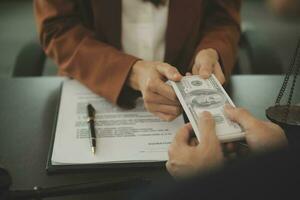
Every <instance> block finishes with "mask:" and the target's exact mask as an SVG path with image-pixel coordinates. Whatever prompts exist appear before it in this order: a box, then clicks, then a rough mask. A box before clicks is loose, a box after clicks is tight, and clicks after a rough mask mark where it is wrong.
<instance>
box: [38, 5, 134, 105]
mask: <svg viewBox="0 0 300 200" xmlns="http://www.w3.org/2000/svg"><path fill="white" fill-rule="evenodd" d="M74 4H75V3H74V2H73V1H66V0H51V1H50V0H35V1H34V6H35V15H36V19H37V25H38V32H39V35H40V40H41V44H42V46H43V48H44V50H45V52H46V54H47V55H48V56H49V57H51V58H52V59H53V60H54V61H55V62H56V63H57V65H58V66H59V74H61V75H66V76H69V77H72V78H75V79H77V80H78V81H80V82H82V83H83V84H85V85H86V86H87V87H89V88H90V89H91V90H92V91H93V92H95V93H97V94H99V95H101V96H103V97H105V98H107V99H108V100H109V101H111V102H113V103H117V102H118V100H119V95H120V94H121V90H122V89H123V86H124V84H125V81H126V78H127V76H128V73H129V71H130V69H131V66H132V65H133V64H134V63H135V62H136V60H137V58H135V57H133V56H130V55H127V54H125V53H123V52H121V51H120V50H118V49H116V48H114V47H112V46H110V45H108V44H106V43H104V42H101V41H99V40H97V39H95V37H94V33H93V31H92V30H89V29H87V28H86V27H84V26H83V25H82V23H81V21H80V19H79V16H77V14H76V13H77V12H76V10H75V5H74Z"/></svg>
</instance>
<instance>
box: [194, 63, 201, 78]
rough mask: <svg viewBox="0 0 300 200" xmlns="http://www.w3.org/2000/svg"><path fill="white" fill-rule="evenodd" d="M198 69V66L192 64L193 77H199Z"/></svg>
mask: <svg viewBox="0 0 300 200" xmlns="http://www.w3.org/2000/svg"><path fill="white" fill-rule="evenodd" d="M199 68H200V65H199V64H194V66H193V68H192V74H193V75H199Z"/></svg>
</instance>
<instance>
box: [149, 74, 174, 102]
mask: <svg viewBox="0 0 300 200" xmlns="http://www.w3.org/2000/svg"><path fill="white" fill-rule="evenodd" d="M149 81H150V80H149ZM147 85H148V87H147V88H148V89H149V90H150V91H152V92H155V93H157V94H158V95H161V96H164V97H165V98H167V99H169V100H171V101H174V102H178V99H177V96H176V93H175V92H174V90H173V88H172V87H171V86H170V85H168V84H166V83H165V82H163V81H162V80H160V79H157V80H155V81H152V82H148V83H147Z"/></svg>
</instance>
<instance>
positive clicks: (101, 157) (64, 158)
mask: <svg viewBox="0 0 300 200" xmlns="http://www.w3.org/2000/svg"><path fill="white" fill-rule="evenodd" d="M89 103H90V104H92V105H93V106H94V108H95V109H96V119H95V124H96V125H95V126H96V134H97V135H96V136H97V147H96V154H93V153H92V152H91V145H90V132H89V126H88V122H87V111H86V106H87V104H89ZM183 124H184V121H183V117H182V116H179V117H178V118H177V119H175V120H174V121H172V122H165V121H162V120H160V119H159V118H158V117H156V116H154V115H153V114H151V113H149V112H147V111H146V110H145V108H144V105H143V100H142V99H139V100H138V101H137V106H136V108H134V109H132V110H125V109H121V108H119V107H117V106H115V105H112V104H111V103H109V102H108V101H106V100H105V99H104V98H102V97H99V96H98V95H96V94H94V93H92V92H91V91H90V90H89V89H87V88H86V87H85V86H83V85H82V84H80V83H79V82H78V81H76V80H66V81H65V82H64V84H63V88H62V95H61V102H60V107H59V113H58V119H57V126H56V133H55V138H54V145H53V152H52V158H51V161H52V164H53V165H66V164H68V165H69V164H96V163H129V162H157V161H166V160H167V159H168V155H167V149H168V146H169V144H170V143H171V141H172V139H173V137H174V135H175V134H176V132H177V131H178V129H179V128H180V127H181V126H182V125H183Z"/></svg>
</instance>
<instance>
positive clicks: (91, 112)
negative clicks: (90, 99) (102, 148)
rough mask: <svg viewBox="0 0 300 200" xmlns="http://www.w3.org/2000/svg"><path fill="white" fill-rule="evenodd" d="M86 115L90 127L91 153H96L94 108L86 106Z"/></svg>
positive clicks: (89, 105)
mask: <svg viewBox="0 0 300 200" xmlns="http://www.w3.org/2000/svg"><path fill="white" fill-rule="evenodd" d="M87 114H88V123H89V126H90V133H91V137H90V139H91V145H92V153H93V154H95V153H96V131H95V114H96V110H95V108H94V107H93V106H92V105H91V104H88V105H87Z"/></svg>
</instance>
